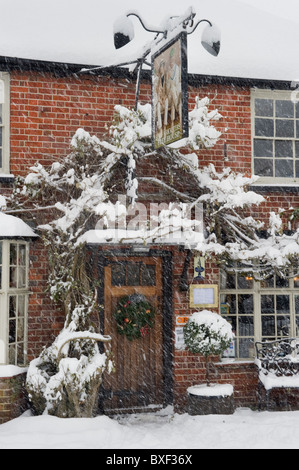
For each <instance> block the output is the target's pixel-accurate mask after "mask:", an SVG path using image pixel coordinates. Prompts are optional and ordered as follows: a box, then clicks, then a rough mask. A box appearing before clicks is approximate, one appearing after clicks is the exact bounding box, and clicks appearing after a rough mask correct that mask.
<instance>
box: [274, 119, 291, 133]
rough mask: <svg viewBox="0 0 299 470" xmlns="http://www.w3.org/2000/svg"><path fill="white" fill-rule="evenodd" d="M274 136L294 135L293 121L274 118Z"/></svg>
mask: <svg viewBox="0 0 299 470" xmlns="http://www.w3.org/2000/svg"><path fill="white" fill-rule="evenodd" d="M275 124H276V137H294V121H291V120H287V119H276V122H275Z"/></svg>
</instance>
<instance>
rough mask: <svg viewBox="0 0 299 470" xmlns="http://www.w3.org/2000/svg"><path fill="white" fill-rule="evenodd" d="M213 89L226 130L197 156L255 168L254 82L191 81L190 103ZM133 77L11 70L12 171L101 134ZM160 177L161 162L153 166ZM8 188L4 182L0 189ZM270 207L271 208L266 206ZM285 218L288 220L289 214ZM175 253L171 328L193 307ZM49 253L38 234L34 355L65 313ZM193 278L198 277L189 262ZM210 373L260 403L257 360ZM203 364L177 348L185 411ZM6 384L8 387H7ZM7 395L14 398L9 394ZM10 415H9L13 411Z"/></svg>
mask: <svg viewBox="0 0 299 470" xmlns="http://www.w3.org/2000/svg"><path fill="white" fill-rule="evenodd" d="M196 95H199V97H200V98H203V97H205V96H208V97H209V98H210V100H211V108H217V109H218V110H219V112H220V113H221V114H222V116H223V119H222V120H221V121H219V123H216V127H217V128H218V129H219V130H220V131H221V132H223V134H222V137H221V138H220V140H219V142H218V143H217V145H216V146H215V147H214V148H213V149H209V150H202V151H200V152H199V153H198V158H199V161H200V164H201V165H202V166H204V165H207V164H209V163H213V164H214V165H215V167H216V169H217V170H221V169H223V168H224V167H230V168H232V169H233V170H235V171H238V172H241V173H243V174H245V175H250V174H251V165H252V163H251V161H252V157H251V109H250V86H236V85H234V86H230V85H229V84H227V85H224V84H212V85H201V82H200V81H199V84H198V86H195V85H194V83H193V82H192V85H191V86H190V87H189V108H190V109H192V107H193V103H194V99H195V96H196ZM150 99H151V88H150V84H149V82H144V83H143V84H142V87H141V94H140V101H141V103H146V102H149V101H150ZM134 101H135V81H134V80H129V79H127V78H126V79H125V78H113V77H109V76H107V77H105V76H95V75H88V74H77V75H76V76H74V75H71V76H60V77H59V76H55V74H54V73H51V72H50V71H48V72H37V71H36V72H34V71H31V72H26V71H23V72H19V71H11V82H10V113H11V117H10V172H11V173H12V174H14V175H25V174H26V173H27V172H28V168H29V167H30V166H31V165H32V164H34V163H35V162H36V161H39V162H40V163H42V164H49V163H52V162H53V161H54V160H55V158H60V157H61V156H62V155H66V154H67V153H68V151H69V144H70V140H71V138H72V136H73V135H74V133H75V132H76V130H77V129H78V128H81V127H82V128H84V129H85V130H86V131H88V132H90V133H91V134H92V135H93V134H95V135H97V136H98V137H100V136H103V135H104V134H106V133H107V125H109V123H110V121H111V119H112V117H113V113H114V106H115V105H118V104H122V105H124V106H129V107H133V106H134ZM149 171H150V174H151V175H152V176H156V173H155V172H156V171H157V169H156V168H155V167H154V166H152V170H149ZM7 190H8V187H7V185H5V184H4V183H3V184H2V187H1V189H0V193H1V191H2V192H6V191H7ZM298 202H299V196H298V194H296V193H290V194H289V195H288V197H287V198H286V197H285V194H281V193H279V192H277V191H273V192H272V193H269V194H267V202H266V203H265V204H263V206H262V207H261V208H260V210H259V212H257V213H256V214H255V215H257V216H259V217H261V218H263V216H264V214H265V213H266V212H269V210H270V209H271V210H272V209H275V208H278V207H282V208H288V207H289V206H290V205H293V206H294V207H295V206H297V205H298ZM264 209H266V210H264ZM286 220H287V219H286ZM171 251H172V252H173V299H172V300H173V331H174V328H175V324H176V317H177V316H178V315H188V314H189V313H190V309H189V300H188V293H187V292H184V291H181V290H180V289H179V283H180V279H181V275H182V269H183V265H184V260H185V253H184V252H181V251H179V249H178V248H175V249H174V248H173V247H172V248H171ZM47 263H48V259H47V252H45V250H44V249H43V247H42V244H41V242H40V241H36V242H34V243H32V245H31V249H30V291H31V292H32V294H31V295H30V304H29V315H28V359H29V360H31V359H33V358H34V357H36V356H37V355H38V354H39V353H40V352H41V350H42V348H43V347H44V346H45V345H49V344H50V343H51V341H53V338H54V337H55V336H56V335H57V333H58V332H59V330H60V329H61V327H62V326H63V322H64V318H63V316H62V315H61V312H59V311H57V310H56V309H55V307H54V306H53V305H52V303H51V302H50V300H49V298H48V295H47V293H46V292H45V290H46V280H47ZM188 276H189V282H190V281H191V279H192V276H193V268H192V263H190V267H189V273H188ZM204 282H205V283H217V284H218V282H219V272H218V268H216V267H215V266H210V265H207V266H206V279H205V281H204ZM212 375H213V377H215V380H217V381H218V382H220V383H224V382H225V383H231V384H233V385H234V389H235V401H236V404H237V406H252V407H255V406H256V405H257V372H256V368H255V365H254V364H253V362H244V363H220V362H219V361H218V359H217V358H215V359H214V361H213V365H212ZM204 377H205V365H204V361H203V359H202V358H200V357H198V356H196V355H193V354H191V353H189V352H187V351H180V350H175V349H173V393H174V403H175V405H176V409H177V410H178V411H184V409H185V408H184V407H185V405H186V398H187V397H186V389H187V387H188V386H190V385H194V384H196V383H199V382H203V381H204ZM11 383H13V382H12V381H9V383H7V382H6V381H3V380H2V381H1V382H0V410H2V411H3V413H4V414H3V413H2V414H1V412H0V423H1V419H2V420H3V419H4V417H5V413H6V412H7V413H8V410H7V409H6V408H5V406H6V401H5V398H6V396H7V397H9V396H12V395H11V394H12V393H14V392H12V391H11V390H13V387H14V386H13V385H11ZM6 386H7V388H6ZM8 401H9V400H8ZM7 416H9V417H11V416H12V415H8V414H7Z"/></svg>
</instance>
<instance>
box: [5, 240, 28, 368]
mask: <svg viewBox="0 0 299 470" xmlns="http://www.w3.org/2000/svg"><path fill="white" fill-rule="evenodd" d="M28 252H29V244H28V242H25V241H19V240H2V241H0V364H14V365H20V366H22V365H25V364H26V352H27V308H28V295H29V291H28V266H29V260H28V257H29V255H28Z"/></svg>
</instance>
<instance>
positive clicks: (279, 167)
mask: <svg viewBox="0 0 299 470" xmlns="http://www.w3.org/2000/svg"><path fill="white" fill-rule="evenodd" d="M275 176H277V177H280V178H292V177H293V176H294V172H293V160H276V161H275Z"/></svg>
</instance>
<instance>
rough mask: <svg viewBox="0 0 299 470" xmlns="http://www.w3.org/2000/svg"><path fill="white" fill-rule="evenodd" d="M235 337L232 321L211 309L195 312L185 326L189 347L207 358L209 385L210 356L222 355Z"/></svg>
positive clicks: (193, 351) (186, 340) (186, 341)
mask: <svg viewBox="0 0 299 470" xmlns="http://www.w3.org/2000/svg"><path fill="white" fill-rule="evenodd" d="M233 338H234V335H233V332H232V327H231V325H230V323H228V321H226V320H225V318H223V317H221V316H220V315H218V314H217V313H214V312H211V311H209V310H202V311H200V312H195V313H193V314H192V315H191V317H190V318H189V321H188V323H187V325H186V326H185V327H184V340H185V344H186V347H187V349H188V350H189V351H191V352H192V353H197V354H201V355H203V356H204V357H205V358H206V374H207V375H206V378H207V385H209V367H208V360H209V356H218V355H221V354H222V353H223V352H224V351H225V350H226V349H227V348H228V347H229V345H230V343H231V341H232V340H233Z"/></svg>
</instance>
